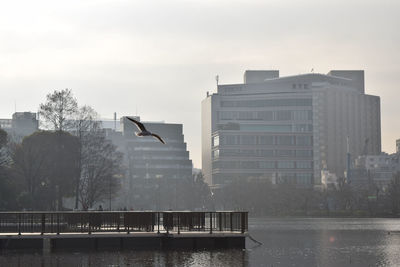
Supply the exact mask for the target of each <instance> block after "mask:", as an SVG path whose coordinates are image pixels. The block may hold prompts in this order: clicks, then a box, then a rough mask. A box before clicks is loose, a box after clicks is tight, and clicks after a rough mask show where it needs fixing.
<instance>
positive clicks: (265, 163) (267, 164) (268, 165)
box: [259, 161, 275, 169]
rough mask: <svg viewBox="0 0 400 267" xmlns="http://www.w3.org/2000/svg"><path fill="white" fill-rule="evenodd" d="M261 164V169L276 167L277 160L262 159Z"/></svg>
mask: <svg viewBox="0 0 400 267" xmlns="http://www.w3.org/2000/svg"><path fill="white" fill-rule="evenodd" d="M259 166H260V168H261V169H274V168H275V162H274V161H260V164H259Z"/></svg>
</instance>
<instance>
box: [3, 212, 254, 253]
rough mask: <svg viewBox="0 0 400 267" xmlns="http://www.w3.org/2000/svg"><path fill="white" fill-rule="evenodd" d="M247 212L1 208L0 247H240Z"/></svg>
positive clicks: (245, 228)
mask: <svg viewBox="0 0 400 267" xmlns="http://www.w3.org/2000/svg"><path fill="white" fill-rule="evenodd" d="M246 235H247V212H52V213H49V212H24V213H18V212H17V213H0V251H1V250H17V249H33V250H37V249H39V250H43V251H52V250H77V251H80V250H85V249H89V250H91V249H94V250H100V249H215V248H217V249H223V248H244V247H245V238H246Z"/></svg>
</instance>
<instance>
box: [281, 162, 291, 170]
mask: <svg viewBox="0 0 400 267" xmlns="http://www.w3.org/2000/svg"><path fill="white" fill-rule="evenodd" d="M293 168H294V161H278V169H293Z"/></svg>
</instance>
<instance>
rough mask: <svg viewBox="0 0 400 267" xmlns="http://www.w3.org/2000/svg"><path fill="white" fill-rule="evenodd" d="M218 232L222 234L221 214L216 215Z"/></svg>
mask: <svg viewBox="0 0 400 267" xmlns="http://www.w3.org/2000/svg"><path fill="white" fill-rule="evenodd" d="M218 220H219V231H220V232H222V213H221V212H220V213H218Z"/></svg>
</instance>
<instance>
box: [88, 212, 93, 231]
mask: <svg viewBox="0 0 400 267" xmlns="http://www.w3.org/2000/svg"><path fill="white" fill-rule="evenodd" d="M91 234H92V214H91V213H89V235H91Z"/></svg>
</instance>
